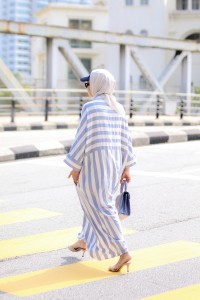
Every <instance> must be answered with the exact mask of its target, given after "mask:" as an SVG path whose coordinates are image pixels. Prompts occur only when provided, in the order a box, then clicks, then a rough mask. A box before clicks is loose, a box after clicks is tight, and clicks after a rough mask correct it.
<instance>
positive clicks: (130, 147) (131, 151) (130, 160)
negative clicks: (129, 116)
mask: <svg viewBox="0 0 200 300" xmlns="http://www.w3.org/2000/svg"><path fill="white" fill-rule="evenodd" d="M126 131H127V148H128V156H127V161H126V165H125V167H132V166H134V165H135V164H136V155H135V152H134V149H133V144H132V138H131V133H130V130H129V126H128V122H127V121H126Z"/></svg>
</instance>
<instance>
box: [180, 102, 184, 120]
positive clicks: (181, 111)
mask: <svg viewBox="0 0 200 300" xmlns="http://www.w3.org/2000/svg"><path fill="white" fill-rule="evenodd" d="M183 115H184V101H183V99H182V98H181V102H180V119H183Z"/></svg>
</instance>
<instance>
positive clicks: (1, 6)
mask: <svg viewBox="0 0 200 300" xmlns="http://www.w3.org/2000/svg"><path fill="white" fill-rule="evenodd" d="M58 2H60V3H70V4H89V3H91V1H90V0H0V19H1V20H10V21H17V22H34V21H35V13H36V12H38V11H39V10H41V9H42V8H43V7H45V6H47V5H48V4H50V3H58ZM0 57H1V58H2V59H3V61H4V62H5V63H6V65H7V66H8V67H9V69H10V70H11V71H12V72H13V73H15V74H19V75H20V77H21V79H22V81H23V82H27V83H30V81H31V38H30V37H27V36H22V35H21V36H20V35H9V34H8V35H7V34H0Z"/></svg>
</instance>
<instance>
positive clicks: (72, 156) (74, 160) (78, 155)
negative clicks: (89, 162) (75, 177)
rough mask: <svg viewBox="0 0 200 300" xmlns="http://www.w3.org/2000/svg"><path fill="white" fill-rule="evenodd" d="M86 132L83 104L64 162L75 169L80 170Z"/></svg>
mask: <svg viewBox="0 0 200 300" xmlns="http://www.w3.org/2000/svg"><path fill="white" fill-rule="evenodd" d="M86 133H87V109H86V106H85V105H84V106H83V109H82V112H81V119H80V122H79V126H78V128H77V132H76V136H75V139H74V142H73V144H72V146H71V148H70V151H69V152H68V153H67V155H66V157H65V159H64V162H65V163H66V164H67V165H68V166H70V167H71V168H72V169H74V170H76V171H80V170H81V166H82V162H83V158H84V153H85V144H86Z"/></svg>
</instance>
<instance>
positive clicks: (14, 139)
mask: <svg viewBox="0 0 200 300" xmlns="http://www.w3.org/2000/svg"><path fill="white" fill-rule="evenodd" d="M130 131H131V136H132V139H133V146H135V147H136V146H146V145H151V144H157V143H175V142H185V141H192V140H200V126H184V127H182V126H174V127H168V128H167V127H163V126H156V127H154V126H149V127H145V126H134V127H131V126H130ZM75 133H76V129H60V130H56V129H51V130H37V131H31V134H30V131H10V132H9V131H4V132H1V133H0V144H1V147H0V162H6V161H13V160H16V159H22V158H31V157H41V156H48V155H60V154H65V153H66V152H67V151H69V149H70V147H71V145H72V142H73V140H74V136H75Z"/></svg>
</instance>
